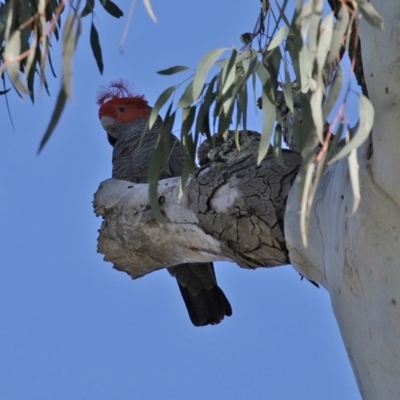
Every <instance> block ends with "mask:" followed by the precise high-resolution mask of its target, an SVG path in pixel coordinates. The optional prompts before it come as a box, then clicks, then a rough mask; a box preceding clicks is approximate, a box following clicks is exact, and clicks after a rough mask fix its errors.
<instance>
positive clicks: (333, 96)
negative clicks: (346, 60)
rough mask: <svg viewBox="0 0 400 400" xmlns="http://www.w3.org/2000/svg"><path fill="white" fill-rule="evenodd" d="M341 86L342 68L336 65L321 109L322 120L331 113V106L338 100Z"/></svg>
mask: <svg viewBox="0 0 400 400" xmlns="http://www.w3.org/2000/svg"><path fill="white" fill-rule="evenodd" d="M342 84H343V72H342V67H341V66H340V64H338V66H337V68H336V72H335V76H334V77H333V80H332V84H331V86H330V88H329V92H328V96H327V97H326V100H325V103H324V105H323V107H322V115H323V117H322V118H323V120H324V121H326V119H327V118H328V116H329V113H330V112H331V111H332V108H333V106H334V105H335V103H336V101H337V99H338V98H339V95H340V91H341V90H342Z"/></svg>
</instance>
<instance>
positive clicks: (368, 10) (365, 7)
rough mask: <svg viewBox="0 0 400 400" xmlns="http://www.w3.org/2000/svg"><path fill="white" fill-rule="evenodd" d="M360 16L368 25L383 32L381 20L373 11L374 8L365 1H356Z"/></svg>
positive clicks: (376, 12)
mask: <svg viewBox="0 0 400 400" xmlns="http://www.w3.org/2000/svg"><path fill="white" fill-rule="evenodd" d="M357 5H358V7H359V8H360V12H361V14H362V16H363V17H364V18H365V19H366V20H367V21H368V23H369V24H371V25H372V26H375V27H376V28H379V29H382V30H383V18H382V17H381V16H380V15H379V13H378V11H376V10H375V8H374V6H373V5H372V4H371V3H370V2H369V1H367V0H357Z"/></svg>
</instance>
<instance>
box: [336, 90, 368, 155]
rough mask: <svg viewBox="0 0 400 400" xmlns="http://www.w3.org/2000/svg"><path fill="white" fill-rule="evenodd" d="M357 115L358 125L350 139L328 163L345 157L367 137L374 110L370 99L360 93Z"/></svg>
mask: <svg viewBox="0 0 400 400" xmlns="http://www.w3.org/2000/svg"><path fill="white" fill-rule="evenodd" d="M359 115H360V119H359V121H358V126H357V128H356V131H355V133H354V135H353V137H352V139H351V140H350V141H349V143H347V144H346V145H345V146H344V147H343V148H342V149H341V150H340V151H339V153H337V154H336V156H335V157H333V158H332V160H331V161H330V163H334V162H335V161H338V160H340V159H341V158H343V157H346V156H347V155H349V154H350V152H351V151H352V150H354V149H358V148H359V147H360V146H361V145H362V144H363V143H364V142H365V140H367V138H368V136H369V134H370V132H371V129H372V125H373V123H374V116H375V111H374V107H373V105H372V103H371V101H370V100H369V99H368V98H367V97H365V96H364V95H360V100H359Z"/></svg>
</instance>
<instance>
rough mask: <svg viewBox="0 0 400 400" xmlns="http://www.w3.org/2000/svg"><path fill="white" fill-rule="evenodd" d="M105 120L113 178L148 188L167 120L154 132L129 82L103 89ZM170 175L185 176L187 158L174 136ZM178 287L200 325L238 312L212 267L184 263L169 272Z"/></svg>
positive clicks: (142, 102) (145, 106) (102, 115)
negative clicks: (233, 309) (153, 160)
mask: <svg viewBox="0 0 400 400" xmlns="http://www.w3.org/2000/svg"><path fill="white" fill-rule="evenodd" d="M97 104H98V105H99V106H100V109H99V118H100V121H101V124H102V126H103V128H104V129H105V130H106V132H107V137H108V141H109V142H110V144H111V145H112V146H113V155H112V177H113V178H115V179H122V180H126V181H130V182H134V183H147V182H148V170H149V164H150V160H151V156H152V153H153V150H154V148H155V146H156V143H157V139H158V137H159V133H160V127H161V124H162V119H161V117H160V116H158V117H157V120H156V122H155V123H154V125H153V126H152V128H151V129H149V117H150V112H151V107H150V106H149V105H148V103H147V101H146V100H145V99H144V96H140V95H137V94H134V93H132V92H131V90H130V89H129V87H128V86H127V84H126V83H124V82H123V81H115V82H111V83H110V84H109V85H108V86H106V87H102V88H101V90H100V91H99V93H98V96H97ZM169 139H170V151H169V152H168V154H170V158H169V163H168V164H169V171H164V170H162V171H161V172H160V179H165V178H170V177H175V176H180V175H181V173H182V169H183V166H184V160H185V158H184V154H183V152H182V149H181V144H180V142H179V140H178V139H177V138H176V137H175V136H174V135H173V134H172V133H170V135H169ZM168 271H169V273H170V274H171V275H172V276H174V277H175V278H176V280H177V282H178V286H179V289H180V291H181V294H182V297H183V300H184V301H185V304H186V308H187V310H188V313H189V317H190V319H191V321H192V323H193V324H194V325H195V326H204V325H209V324H218V323H219V322H221V321H222V319H223V318H224V317H225V315H226V316H230V315H232V309H231V306H230V304H229V301H228V300H227V298H226V297H225V294H224V293H223V291H222V290H221V289H220V287H219V286H218V285H217V281H216V277H215V273H214V267H213V264H212V263H190V264H180V265H175V266H173V267H169V268H168Z"/></svg>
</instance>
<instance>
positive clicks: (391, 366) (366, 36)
mask: <svg viewBox="0 0 400 400" xmlns="http://www.w3.org/2000/svg"><path fill="white" fill-rule="evenodd" d="M376 6H377V7H378V11H379V12H380V13H381V15H382V16H383V18H384V20H385V29H384V31H383V32H382V31H379V30H378V29H375V28H372V27H371V26H370V25H368V24H367V23H366V22H365V21H362V23H361V39H362V49H361V50H362V55H363V64H364V75H365V80H366V84H367V88H368V93H369V96H370V99H371V101H372V103H373V105H374V108H375V123H374V127H373V132H372V138H371V142H369V143H366V144H364V145H363V146H362V148H360V149H359V151H358V160H359V164H360V165H359V167H360V186H361V187H360V190H361V203H360V206H359V208H358V210H357V212H356V213H355V214H354V215H351V210H352V206H353V198H352V190H351V185H350V178H349V170H348V163H347V160H342V161H340V162H338V163H336V164H335V165H333V166H331V167H330V168H329V169H328V171H327V172H326V173H325V175H324V177H323V179H322V181H321V183H320V185H319V188H318V191H317V194H316V196H315V200H314V205H313V209H312V212H311V220H310V226H309V237H308V240H309V247H308V248H304V247H303V245H302V240H301V236H300V230H299V222H300V221H299V215H298V210H299V194H298V185H297V184H295V185H294V186H293V190H292V192H291V194H290V196H289V200H288V205H287V212H286V216H285V237H286V240H287V245H288V248H289V256H290V259H291V261H292V264H293V266H294V267H295V268H296V269H297V270H298V271H299V272H300V273H301V274H303V275H305V276H307V277H308V278H309V279H312V280H315V281H317V282H319V283H321V284H322V285H323V286H324V287H325V288H326V289H327V290H328V291H329V293H330V296H331V301H332V307H333V310H334V313H335V316H336V319H337V321H338V324H339V328H340V331H341V334H342V337H343V341H344V343H345V346H346V349H347V352H348V355H349V358H350V361H351V364H352V367H353V370H354V373H355V376H356V379H357V382H358V386H359V389H360V392H361V394H362V396H363V398H364V399H367V400H376V399H400V188H399V176H400V163H399V161H398V157H399V154H400V135H399V115H400V114H399V98H400V86H399V81H400V67H399V66H400V64H399V62H398V59H399V57H400V51H399V47H398V44H399V43H400V30H399V22H398V21H399V20H400V5H399V3H398V2H393V1H391V0H385V1H382V2H380V3H376Z"/></svg>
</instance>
